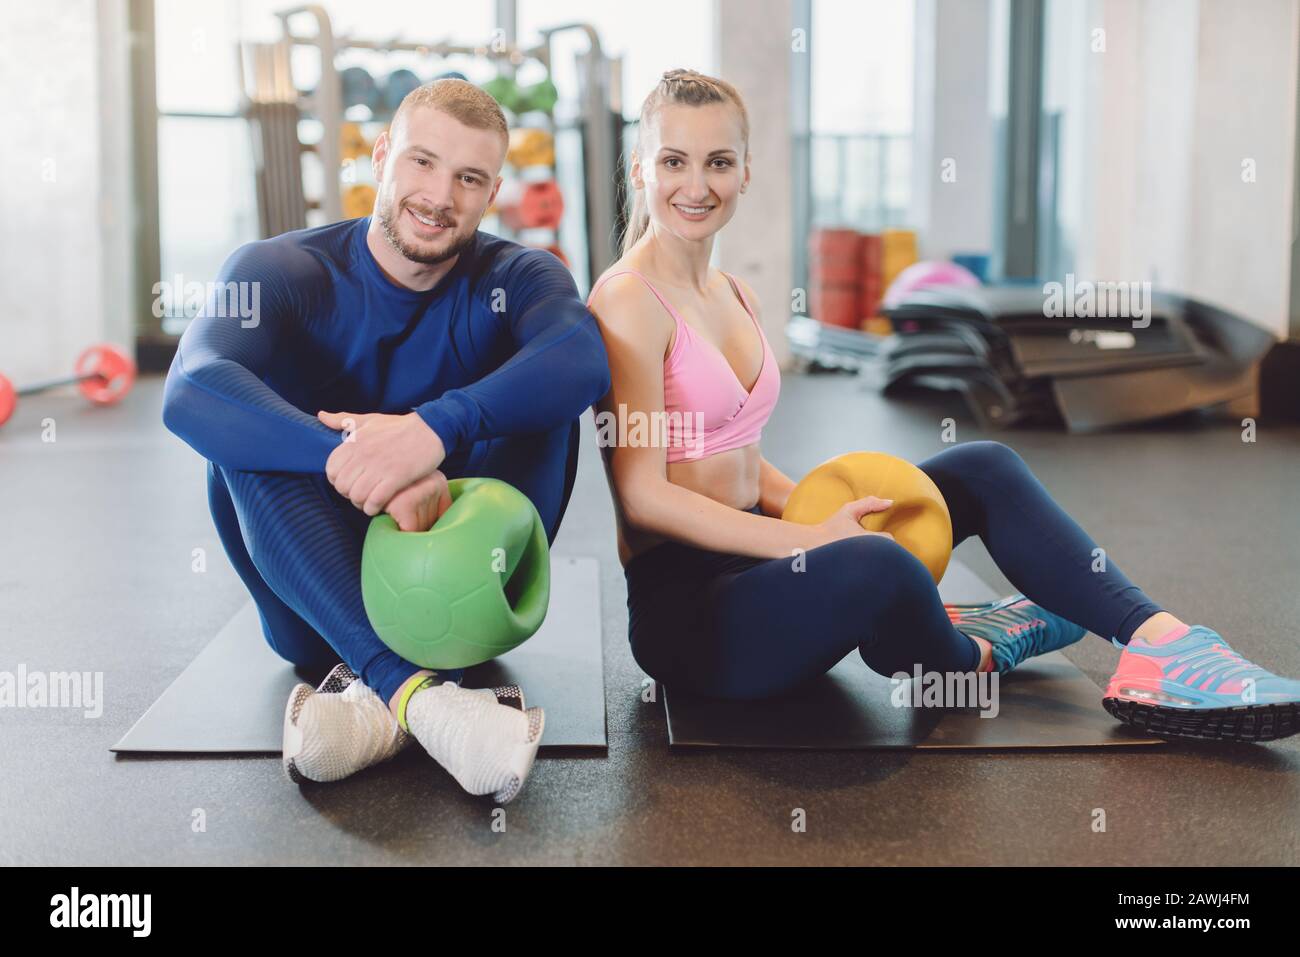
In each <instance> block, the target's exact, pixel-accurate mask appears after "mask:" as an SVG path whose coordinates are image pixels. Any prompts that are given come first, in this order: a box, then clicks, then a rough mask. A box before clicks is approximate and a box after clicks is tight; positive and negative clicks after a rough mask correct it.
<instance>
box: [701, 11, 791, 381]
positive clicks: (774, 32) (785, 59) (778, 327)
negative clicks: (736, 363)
mask: <svg viewBox="0 0 1300 957" xmlns="http://www.w3.org/2000/svg"><path fill="white" fill-rule="evenodd" d="M715 3H716V6H715V21H714V23H715V26H714V36H715V37H716V38H717V43H718V54H717V63H718V75H719V76H721V77H722V78H723V79H725V80H726V81H727V82H728V83H731V84H732V85H733V86H735V87H736V89H738V90H739V91H740V94H741V96H743V97H744V98H745V108H746V110H748V112H749V125H750V140H749V150H750V154H751V179H750V185H749V189H748V190H747V191H746V192H745V196H744V200H745V201H744V202H743V203H741V204H740V208H739V209H738V210H737V211H736V215H735V217H734V218H733V219H732V221H731V222H730V223H729V224H728V225H727V228H726V230H725V232H724V233H723V234H722V236H721V238H720V240H719V244H718V262H719V264H720V266H721V268H722V269H725V270H726V271H727V272H732V273H735V274H736V275H738V276H740V277H741V278H743V279H744V280H745V281H746V282H748V283H749V284H750V285H751V286H753V287H754V292H755V294H757V296H758V298H759V300H760V301H761V302H762V305H763V331H764V332H765V333H766V335H767V338H768V340H769V341H770V342H771V345H772V351H773V353H774V354H775V355H776V358H777V361H778V362H779V363H781V364H782V365H786V364H787V362H788V360H789V355H790V349H789V345H788V344H787V342H786V338H785V324H786V322H787V321H788V320H789V318H790V293H791V287H792V285H793V278H792V275H791V270H792V262H793V259H792V256H793V251H792V249H791V231H792V230H793V228H794V227H793V219H792V216H793V209H792V199H793V197H792V190H791V170H790V160H791V146H790V143H791V140H790V30H791V18H792V11H791V7H790V0H715Z"/></svg>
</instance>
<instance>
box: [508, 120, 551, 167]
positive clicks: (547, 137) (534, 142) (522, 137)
mask: <svg viewBox="0 0 1300 957" xmlns="http://www.w3.org/2000/svg"><path fill="white" fill-rule="evenodd" d="M506 162H507V163H509V164H510V165H511V166H513V167H514V168H515V169H526V168H528V167H530V166H551V167H554V166H555V137H554V136H552V135H551V134H550V133H549V132H547V131H546V130H536V129H522V128H521V129H513V130H511V131H510V146H509V148H508V149H507V150H506Z"/></svg>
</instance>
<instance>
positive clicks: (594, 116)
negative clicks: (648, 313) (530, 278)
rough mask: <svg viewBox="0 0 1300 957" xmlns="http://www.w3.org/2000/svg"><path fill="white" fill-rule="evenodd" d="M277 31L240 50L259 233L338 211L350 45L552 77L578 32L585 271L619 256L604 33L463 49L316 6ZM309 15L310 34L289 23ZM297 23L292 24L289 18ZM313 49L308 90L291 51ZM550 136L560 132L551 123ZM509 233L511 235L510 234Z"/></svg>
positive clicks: (295, 12)
mask: <svg viewBox="0 0 1300 957" xmlns="http://www.w3.org/2000/svg"><path fill="white" fill-rule="evenodd" d="M276 16H277V17H278V19H279V20H280V25H281V32H282V35H281V37H280V38H279V39H278V40H276V41H273V42H271V43H244V44H242V45H241V50H240V51H239V70H240V77H241V86H242V89H243V91H244V112H245V115H246V116H247V117H248V118H249V120H250V122H251V123H252V124H253V142H254V150H255V154H256V164H257V196H258V213H259V222H260V224H261V230H262V233H263V235H264V236H273V235H278V234H279V233H281V232H285V231H287V230H290V229H301V228H304V227H305V226H306V225H307V212H308V210H309V209H319V210H321V211H322V212H323V214H324V216H325V219H326V221H327V222H336V221H338V220H340V219H342V218H344V217H343V208H342V190H341V186H340V178H341V177H340V171H341V170H342V149H341V145H340V134H341V131H342V124H343V116H344V109H345V108H344V105H343V89H342V81H341V79H340V72H341V71H339V69H338V68H337V66H336V58H337V57H338V55H339V54H340V53H343V52H345V51H349V50H370V51H378V52H397V51H401V52H410V53H415V54H418V55H420V56H422V57H423V56H427V57H430V58H434V59H445V58H447V57H451V56H458V55H459V56H468V57H476V58H483V59H488V60H491V61H493V63H494V64H495V65H496V67H497V71H498V74H499V75H507V76H513V74H514V72H515V70H516V69H517V68H518V67H519V66H520V65H522V64H524V63H526V62H528V61H533V62H536V63H539V64H540V65H541V66H542V68H543V69H544V70H545V73H546V75H547V76H548V77H549V76H550V74H551V64H552V62H553V58H554V51H553V49H552V40H553V38H554V37H556V36H557V35H560V34H563V33H567V32H571V31H578V32H581V33H582V34H583V35H584V36H585V37H586V38H587V41H588V49H587V51H586V52H584V53H579V54H577V56H576V60H577V66H578V77H579V113H578V118H577V122H576V124H575V126H576V128H577V130H578V132H579V134H580V136H581V143H582V158H583V160H582V167H583V169H582V172H583V177H582V187H583V188H582V193H583V200H584V203H583V206H584V210H585V226H586V233H587V264H586V265H587V269H588V270H589V273H588V275H589V277H591V278H594V277H596V276H598V275H600V273H601V272H603V271H604V270H605V269H606V268H607V267H608V266H609V264H610V263H612V262H613V261H614V260H615V259H617V258H618V249H617V246H616V241H617V239H618V238H619V236H620V235H621V231H622V227H623V225H624V223H623V219H624V215H625V214H624V210H623V206H622V203H621V202H620V199H621V196H622V183H621V180H622V148H621V147H622V144H621V142H620V135H619V134H620V131H621V130H622V128H623V119H622V115H621V109H619V108H618V106H619V104H618V103H617V100H618V97H619V92H620V91H619V89H618V71H617V69H616V67H617V65H618V62H619V61H618V60H617V59H613V60H612V59H610V58H609V57H607V56H605V54H604V52H603V50H602V48H601V44H600V37H599V35H598V34H597V33H596V31H595V29H594V28H593V27H591V26H590V25H589V24H585V23H566V24H561V25H558V26H555V27H550V28H548V29H546V30H542V31H540V32H541V34H542V42H541V43H539V44H537V45H536V46H533V47H526V48H525V47H519V46H518V45H516V44H514V43H511V42H504V43H503V42H495V43H492V44H485V45H481V46H464V45H458V44H452V43H447V42H440V43H421V42H415V41H411V40H404V39H401V38H394V39H392V40H388V41H375V40H365V39H359V38H353V37H346V36H336V35H335V33H334V30H333V27H332V25H331V23H330V19H329V14H328V13H327V12H326V10H325V9H324V8H323V7H321V6H320V5H318V4H309V5H306V6H301V7H293V8H289V9H286V10H283V11H279V12H277V14H276ZM307 18H310V19H311V20H312V21H313V23H314V27H315V32H314V33H304V32H300V31H299V30H296V29H295V26H297V25H299V24H301V22H302V21H303V20H305V19H307ZM291 21H293V22H291ZM296 47H309V48H311V49H313V50H315V51H316V52H317V54H318V56H319V62H320V77H319V80H318V82H317V84H316V87H315V89H314V90H312V91H311V92H310V93H307V92H303V91H302V90H301V89H300V88H299V87H298V86H297V85H295V83H294V82H293V68H292V53H293V50H294V48H296ZM305 116H311V117H313V118H314V119H315V120H317V121H318V122H319V123H320V125H321V130H322V132H321V137H320V140H319V142H318V143H314V144H308V143H303V142H302V141H301V139H300V137H299V122H300V121H301V120H302V119H303V118H304V117H305ZM552 127H553V128H552V135H556V134H558V133H559V132H561V128H560V127H558V126H556V125H555V124H554V123H552ZM566 129H567V128H566ZM312 152H314V153H315V154H316V156H317V159H318V160H319V162H320V165H321V167H322V169H323V171H324V174H325V175H324V188H323V190H322V193H321V195H320V196H319V197H312V198H308V197H306V196H304V193H303V175H302V163H301V158H302V155H303V154H304V153H312ZM510 238H513V237H510Z"/></svg>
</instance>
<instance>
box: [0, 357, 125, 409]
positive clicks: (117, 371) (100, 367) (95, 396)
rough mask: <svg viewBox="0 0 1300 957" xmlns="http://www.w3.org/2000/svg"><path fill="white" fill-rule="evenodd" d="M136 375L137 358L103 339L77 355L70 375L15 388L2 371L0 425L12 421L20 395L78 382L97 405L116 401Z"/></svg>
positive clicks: (121, 396)
mask: <svg viewBox="0 0 1300 957" xmlns="http://www.w3.org/2000/svg"><path fill="white" fill-rule="evenodd" d="M135 376H136V368H135V361H134V360H133V359H132V358H131V357H130V356H128V355H127V354H126V353H125V352H123V351H122V350H121V349H118V348H117V347H115V346H110V345H107V344H102V343H101V344H100V345H95V346H91V347H90V348H89V349H86V350H84V351H83V352H82V353H81V355H79V356H77V361H76V364H75V365H74V366H73V373H72V375H70V376H64V377H63V378H60V379H50V380H49V381H47V382H37V383H33V384H31V385H26V386H22V387H21V388H15V387H14V384H13V383H12V382H10V381H9V379H8V378H6V377H5V376H4V375H3V374H0V425H4V424H5V423H6V422H8V421H9V419H10V417H11V416H12V415H13V414H14V410H15V409H16V408H17V407H18V399H19V397H20V396H24V395H36V394H38V393H40V392H47V391H49V390H50V389H57V388H59V387H60V386H65V385H75V386H76V387H77V388H78V389H79V390H81V394H82V395H84V396H85V397H86V398H87V399H89V400H90V401H91V402H92V403H94V404H95V405H116V404H117V403H118V402H121V401H122V400H123V399H125V398H126V396H127V394H128V393H129V392H130V391H131V387H132V386H133V385H135Z"/></svg>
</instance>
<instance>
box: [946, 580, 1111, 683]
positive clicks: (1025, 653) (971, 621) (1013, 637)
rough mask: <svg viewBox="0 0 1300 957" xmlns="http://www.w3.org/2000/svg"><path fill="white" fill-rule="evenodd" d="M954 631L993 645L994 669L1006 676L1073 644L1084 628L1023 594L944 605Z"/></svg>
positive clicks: (1085, 631) (1085, 630)
mask: <svg viewBox="0 0 1300 957" xmlns="http://www.w3.org/2000/svg"><path fill="white" fill-rule="evenodd" d="M943 607H944V608H945V609H946V610H947V612H948V619H949V620H950V621H951V622H952V625H953V627H954V628H956V629H957V630H958V631H960V632H961V633H962V634H964V635H974V636H976V637H979V638H983V639H984V640H985V641H987V642H988V643H989V644H990V645H992V646H993V654H992V657H993V668H994V670H995V671H997V672H999V673H1002V674H1005V673H1006V672H1008V671H1010V670H1011V669H1012V668H1014V667H1015V666H1016V665H1018V664H1020V663H1021V662H1022V661H1024V660H1025V659H1026V658H1032V657H1033V656H1034V655H1043V654H1046V653H1047V652H1049V651H1055V650H1056V649H1058V648H1064V647H1065V646H1066V645H1072V644H1074V643H1075V642H1076V641H1078V640H1079V639H1080V638H1082V637H1083V636H1084V635H1085V634H1087V629H1085V628H1084V627H1083V626H1082V625H1076V624H1075V623H1074V622H1072V621H1066V620H1065V619H1064V618H1062V617H1060V616H1059V615H1054V614H1052V613H1051V612H1050V611H1048V610H1047V609H1046V608H1044V607H1043V606H1042V605H1036V604H1034V603H1033V602H1032V601H1030V600H1029V599H1028V598H1026V597H1025V596H1024V595H1011V596H1010V597H1008V598H1002V599H999V600H998V601H989V602H984V603H983V604H978V605H944V606H943Z"/></svg>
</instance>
